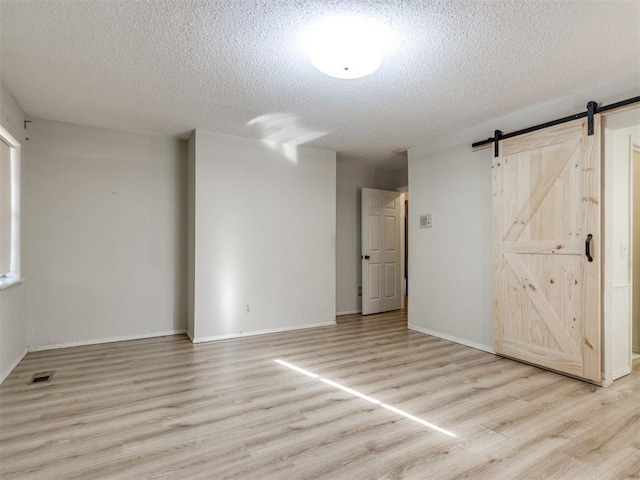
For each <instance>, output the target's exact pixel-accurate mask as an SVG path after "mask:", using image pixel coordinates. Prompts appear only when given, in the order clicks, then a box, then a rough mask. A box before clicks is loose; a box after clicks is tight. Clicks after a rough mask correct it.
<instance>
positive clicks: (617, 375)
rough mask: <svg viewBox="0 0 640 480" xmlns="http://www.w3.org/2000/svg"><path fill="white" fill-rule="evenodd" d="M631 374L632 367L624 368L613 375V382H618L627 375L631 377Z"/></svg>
mask: <svg viewBox="0 0 640 480" xmlns="http://www.w3.org/2000/svg"><path fill="white" fill-rule="evenodd" d="M630 373H631V367H630V366H629V367H624V368H621V369H619V370H616V371H615V372H613V373H612V374H611V377H612V380H617V379H619V378H620V377H624V376H625V375H629V374H630Z"/></svg>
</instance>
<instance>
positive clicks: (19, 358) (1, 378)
mask: <svg viewBox="0 0 640 480" xmlns="http://www.w3.org/2000/svg"><path fill="white" fill-rule="evenodd" d="M27 353H29V349H28V348H27V347H25V348H24V349H23V350H22V353H21V354H20V355H18V356H17V357H16V359H15V360H14V361H13V362H11V364H10V365H9V366H8V367H7V369H6V370H5V371H4V372H2V373H1V374H0V385H1V384H2V382H4V381H5V380H6V379H7V377H8V376H9V375H11V372H13V369H14V368H16V367H17V366H18V364H19V363H20V362H21V361H22V359H23V358H24V356H25V355H26V354H27Z"/></svg>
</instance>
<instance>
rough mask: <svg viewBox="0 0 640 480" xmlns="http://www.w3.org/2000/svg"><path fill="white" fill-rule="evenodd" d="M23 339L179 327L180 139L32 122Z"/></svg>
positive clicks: (69, 341)
mask: <svg viewBox="0 0 640 480" xmlns="http://www.w3.org/2000/svg"><path fill="white" fill-rule="evenodd" d="M29 138H30V140H29V144H28V157H27V161H26V162H25V163H24V164H23V165H24V168H23V172H24V175H25V176H26V184H27V192H26V208H27V210H28V212H29V215H28V218H27V262H26V263H27V277H28V289H27V292H28V295H27V297H28V298H27V304H28V308H27V315H28V336H27V340H28V344H29V345H30V346H50V345H59V344H63V345H73V344H79V343H93V342H96V341H107V340H112V339H122V338H133V337H140V336H151V335H158V334H163V333H171V332H177V331H184V330H185V329H186V311H187V306H186V283H187V282H186V264H187V261H186V252H187V246H186V240H187V235H186V231H187V222H186V210H187V207H186V200H187V195H186V191H187V188H186V175H187V168H186V167H187V165H186V142H185V141H183V140H176V139H173V138H168V137H158V136H151V135H141V134H135V133H125V132H121V131H116V130H108V129H104V128H93V127H87V126H80V125H72V124H67V123H61V122H53V121H47V120H38V119H34V120H33V123H32V124H30V126H29Z"/></svg>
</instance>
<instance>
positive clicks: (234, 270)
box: [191, 131, 336, 341]
mask: <svg viewBox="0 0 640 480" xmlns="http://www.w3.org/2000/svg"><path fill="white" fill-rule="evenodd" d="M191 193H192V194H193V195H194V196H195V200H194V204H195V257H194V258H195V262H194V265H195V305H194V317H195V319H194V332H193V335H194V337H195V338H194V340H195V341H205V340H213V339H216V338H223V337H225V336H237V335H241V334H246V333H247V332H249V333H255V332H264V331H273V330H285V329H290V328H300V327H305V326H310V325H313V324H320V323H324V324H327V323H334V322H335V282H336V276H335V265H336V262H335V249H336V245H335V236H336V160H335V152H329V151H322V150H315V149H311V148H304V147H295V146H289V145H282V144H277V143H273V142H264V141H260V140H255V139H247V138H242V137H235V136H230V135H222V134H215V133H208V132H202V131H196V132H195V189H194V191H192V192H191ZM247 305H248V306H249V311H248V312H247Z"/></svg>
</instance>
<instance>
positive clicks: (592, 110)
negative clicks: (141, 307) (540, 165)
mask: <svg viewBox="0 0 640 480" xmlns="http://www.w3.org/2000/svg"><path fill="white" fill-rule="evenodd" d="M633 103H640V96H638V97H633V98H628V99H626V100H622V101H620V102H616V103H612V104H611V105H605V106H602V107H598V104H597V103H596V102H594V101H591V102H589V103H587V110H586V111H584V112H580V113H576V114H573V115H569V116H568V117H562V118H558V119H557V120H551V121H550V122H545V123H541V124H539V125H534V126H533V127H527V128H523V129H522V130H516V131H515V132H511V133H502V131H501V130H496V131H495V132H494V133H493V137H490V138H487V139H486V140H481V141H479V142H475V143H473V144H472V145H471V147H472V148H474V149H476V148H481V147H484V146H485V145H489V144H491V143H493V155H494V156H495V157H497V156H499V153H500V150H499V147H500V140H506V139H507V138H513V137H517V136H518V135H524V134H525V133H531V132H535V131H536V130H542V129H543V128H548V127H553V126H555V125H560V124H562V123H567V122H571V121H572V120H577V119H579V118H585V117H587V118H588V124H587V133H588V134H589V135H593V117H594V115H596V114H598V113H603V112H606V111H608V110H613V109H616V108H620V107H624V106H627V105H631V104H633Z"/></svg>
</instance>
